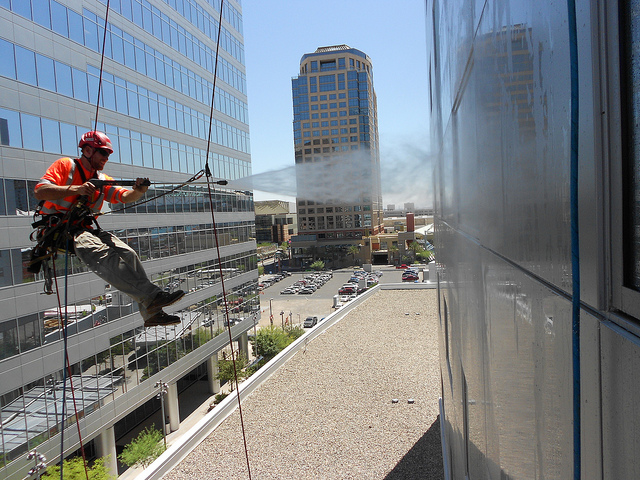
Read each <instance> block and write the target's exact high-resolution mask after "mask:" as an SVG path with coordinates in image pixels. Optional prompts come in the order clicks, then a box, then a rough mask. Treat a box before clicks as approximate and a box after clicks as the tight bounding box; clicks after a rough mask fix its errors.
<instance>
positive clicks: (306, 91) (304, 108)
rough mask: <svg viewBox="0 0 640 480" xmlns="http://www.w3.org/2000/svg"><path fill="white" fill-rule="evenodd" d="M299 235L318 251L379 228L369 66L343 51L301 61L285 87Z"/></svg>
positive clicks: (310, 55)
mask: <svg viewBox="0 0 640 480" xmlns="http://www.w3.org/2000/svg"><path fill="white" fill-rule="evenodd" d="M291 89H292V98H293V136H294V146H295V162H296V181H297V207H298V229H299V232H300V234H301V235H311V236H312V237H311V238H314V239H316V240H317V242H319V243H318V245H324V244H326V245H331V244H336V242H337V243H340V242H341V241H345V240H346V242H345V243H350V242H354V241H356V240H359V239H361V238H362V237H363V236H366V235H368V234H377V233H378V232H379V231H380V230H381V229H382V223H383V222H382V193H381V186H380V151H379V139H378V118H377V105H376V103H377V102H376V94H375V90H374V88H373V65H372V62H371V59H370V58H369V57H368V56H367V55H366V54H365V53H363V52H361V51H360V50H357V49H355V48H350V47H349V46H347V45H336V46H331V47H321V48H318V49H317V50H316V51H315V52H313V53H308V54H305V55H303V57H302V59H301V61H300V74H299V75H298V76H297V77H294V78H293V79H292V81H291Z"/></svg>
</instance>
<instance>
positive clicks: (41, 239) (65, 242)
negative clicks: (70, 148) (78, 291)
mask: <svg viewBox="0 0 640 480" xmlns="http://www.w3.org/2000/svg"><path fill="white" fill-rule="evenodd" d="M74 162H75V164H76V169H77V170H78V172H79V173H80V177H81V179H82V183H85V182H86V181H87V177H86V176H85V174H84V170H83V169H82V166H81V165H80V162H79V160H77V159H76V160H74ZM100 189H102V187H100ZM43 205H44V200H42V201H41V202H40V203H39V204H38V206H37V207H36V211H35V213H34V215H33V219H34V222H33V223H32V224H31V226H32V227H33V228H34V229H35V230H34V231H33V232H32V233H31V236H30V238H31V240H32V241H34V242H37V245H36V246H35V247H33V249H32V250H31V261H30V262H29V265H28V266H27V271H29V272H31V273H33V274H37V273H38V272H40V269H41V268H42V265H43V262H45V261H46V260H48V259H49V258H50V257H52V258H55V256H56V255H57V253H58V252H59V251H63V252H67V253H70V254H74V253H75V250H74V247H73V245H74V236H75V235H76V234H77V233H78V232H80V231H84V230H91V229H92V224H95V226H96V227H97V229H98V231H99V230H100V226H99V225H98V222H97V220H96V219H95V216H94V214H93V212H92V211H91V208H89V206H88V199H87V197H86V196H82V197H80V199H79V200H78V201H77V202H76V203H75V204H74V205H73V206H72V207H71V208H70V209H69V210H68V211H67V212H65V213H53V214H46V215H43V214H42V207H43ZM37 217H41V218H40V219H39V220H36V218H37ZM46 273H47V271H46V270H45V274H46ZM45 276H46V275H45ZM45 291H46V288H45ZM47 293H48V292H47Z"/></svg>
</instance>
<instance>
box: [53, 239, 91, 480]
mask: <svg viewBox="0 0 640 480" xmlns="http://www.w3.org/2000/svg"><path fill="white" fill-rule="evenodd" d="M66 255H67V256H68V255H69V252H67V253H66ZM51 264H52V268H53V281H54V282H55V284H56V297H57V298H58V314H59V315H60V318H63V319H64V324H63V325H62V334H63V335H64V337H65V340H66V337H67V323H68V322H67V319H68V315H67V305H66V304H65V306H64V316H63V315H62V302H61V301H60V289H59V288H58V276H57V275H56V262H55V259H54V257H53V256H52V257H51ZM67 280H68V275H67V273H65V278H64V281H65V290H66V289H67ZM59 324H60V323H59V322H58V325H59ZM64 357H65V361H66V368H67V375H69V386H70V387H71V398H72V399H73V413H74V414H75V416H76V427H77V428H78V440H79V441H80V452H81V453H82V463H83V465H84V473H85V475H86V477H87V480H89V470H88V468H87V456H86V454H85V451H84V444H83V442H82V434H81V433H80V418H79V417H78V406H77V405H76V393H75V389H74V388H73V378H71V365H70V363H69V353H68V351H67V349H66V342H65V350H64ZM63 368H64V367H63ZM54 388H55V386H54ZM62 402H63V404H62V405H63V408H62V411H63V412H65V410H66V409H65V408H64V407H65V405H66V404H67V399H66V398H65V397H64V395H63V396H62ZM65 420H66V419H65V418H64V415H63V416H62V429H61V430H64V424H65ZM57 422H58V419H57V418H56V423H57ZM61 438H64V436H62V437H61ZM61 441H62V440H61ZM63 448H64V446H63ZM62 461H63V459H60V462H62ZM60 475H61V476H62V465H61V466H60Z"/></svg>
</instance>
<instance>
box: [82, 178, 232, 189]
mask: <svg viewBox="0 0 640 480" xmlns="http://www.w3.org/2000/svg"><path fill="white" fill-rule="evenodd" d="M89 181H90V182H91V183H93V185H94V187H96V188H100V187H103V186H105V185H120V186H122V187H133V186H135V184H136V181H135V180H101V179H99V178H91V179H89ZM154 183H158V182H154ZM213 183H215V184H216V185H226V184H227V183H229V182H228V181H227V180H218V181H217V182H213ZM159 184H160V185H168V183H159ZM141 185H142V186H143V187H149V186H151V182H150V181H149V180H145V181H144V182H142V183H141Z"/></svg>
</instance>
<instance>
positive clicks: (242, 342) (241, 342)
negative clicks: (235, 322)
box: [238, 332, 249, 358]
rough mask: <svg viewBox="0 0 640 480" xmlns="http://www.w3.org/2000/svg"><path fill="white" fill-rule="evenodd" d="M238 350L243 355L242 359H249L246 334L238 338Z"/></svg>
mask: <svg viewBox="0 0 640 480" xmlns="http://www.w3.org/2000/svg"><path fill="white" fill-rule="evenodd" d="M238 350H239V351H240V353H242V354H244V358H249V337H248V336H247V332H244V333H243V334H242V335H240V337H239V338H238Z"/></svg>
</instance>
